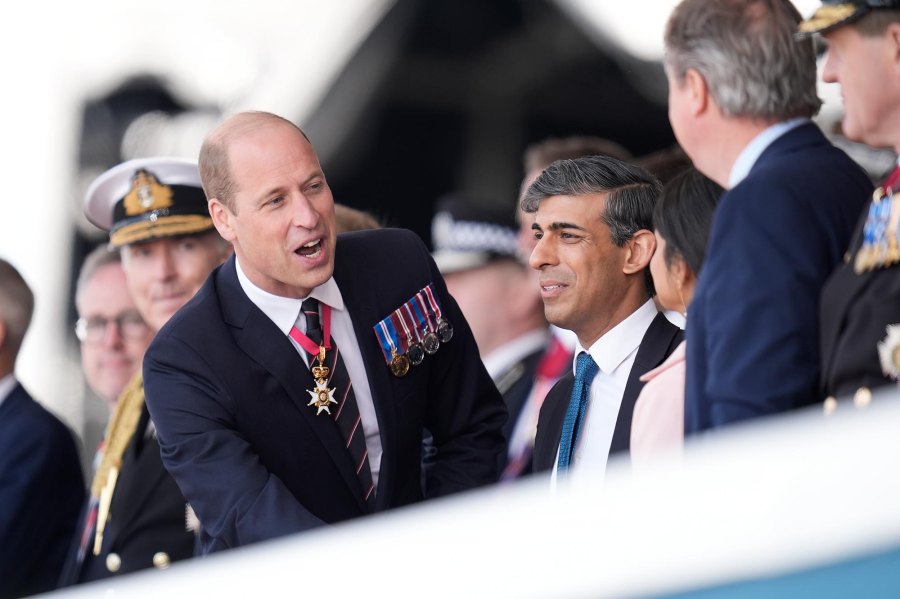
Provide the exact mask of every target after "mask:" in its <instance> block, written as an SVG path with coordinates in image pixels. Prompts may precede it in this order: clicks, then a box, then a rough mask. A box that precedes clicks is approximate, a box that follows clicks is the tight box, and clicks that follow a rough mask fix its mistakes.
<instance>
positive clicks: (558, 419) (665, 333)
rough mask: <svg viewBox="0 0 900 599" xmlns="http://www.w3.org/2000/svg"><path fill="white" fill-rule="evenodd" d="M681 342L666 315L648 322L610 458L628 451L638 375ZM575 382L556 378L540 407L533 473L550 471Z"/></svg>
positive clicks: (570, 376) (639, 385) (640, 386)
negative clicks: (648, 325)
mask: <svg viewBox="0 0 900 599" xmlns="http://www.w3.org/2000/svg"><path fill="white" fill-rule="evenodd" d="M683 339H684V333H683V332H682V330H681V329H679V328H678V327H676V326H675V325H674V324H672V323H671V322H669V321H668V320H667V319H666V315H665V314H663V313H662V312H660V313H659V314H657V315H656V317H655V318H654V319H653V322H651V323H650V327H649V328H648V329H647V332H646V333H644V338H643V339H641V345H640V347H639V348H638V353H637V355H636V356H635V357H634V364H632V366H631V372H630V373H629V374H628V382H627V383H625V391H624V393H623V394H622V403H621V404H620V405H619V415H618V417H617V418H616V427H615V429H614V431H613V438H612V443H611V444H610V448H609V453H610V455H612V454H614V453H618V452H620V451H628V450H629V448H630V445H631V419H632V417H633V415H634V404H635V403H637V398H638V395H640V394H641V389H643V388H644V383H643V382H642V381H641V380H640V378H641V376H643V375H644V374H646V373H647V372H649V371H650V370H653V369H654V368H656V367H657V366H659V365H660V364H662V363H663V362H664V361H665V360H666V358H668V357H669V354H671V353H672V352H673V351H675V348H676V347H678V345H679V344H680V343H681V342H682V340H683ZM574 383H575V375H574V374H573V373H572V371H571V370H569V372H568V373H567V374H566V375H565V376H563V377H562V378H561V379H559V380H558V381H557V382H556V384H555V385H554V386H553V388H552V389H550V392H549V393H547V398H546V399H545V400H544V403H543V404H542V405H541V413H540V416H539V418H538V426H537V436H536V437H535V439H534V458H533V459H534V471H535V472H545V471H548V470H552V469H553V464H554V463H555V462H556V453H557V451H558V450H559V441H560V439H561V438H562V427H563V420H565V417H566V409H567V408H568V406H569V401H570V399H571V396H572V385H574Z"/></svg>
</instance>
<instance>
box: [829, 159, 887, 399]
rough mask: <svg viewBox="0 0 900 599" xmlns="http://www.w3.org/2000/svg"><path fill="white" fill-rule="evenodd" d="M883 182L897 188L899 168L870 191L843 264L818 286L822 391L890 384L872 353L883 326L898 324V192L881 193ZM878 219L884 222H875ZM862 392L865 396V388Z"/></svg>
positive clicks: (843, 393)
mask: <svg viewBox="0 0 900 599" xmlns="http://www.w3.org/2000/svg"><path fill="white" fill-rule="evenodd" d="M885 187H886V188H888V189H891V190H892V191H893V192H895V193H896V192H897V190H898V188H900V168H898V170H896V171H894V174H892V176H891V177H890V178H889V179H888V180H887V181H886V182H885V186H882V187H880V188H879V190H876V192H875V195H874V197H873V200H872V202H870V205H869V207H868V208H867V209H866V211H865V212H864V213H863V215H862V218H861V219H860V222H859V224H858V225H857V228H856V231H855V233H854V236H853V241H852V242H851V245H850V251H848V252H847V254H846V256H845V258H844V264H842V265H841V266H840V267H839V268H838V269H837V270H836V271H835V272H834V273H833V274H832V275H831V277H830V278H829V280H828V281H827V283H826V284H825V287H824V289H823V291H822V299H821V306H820V315H821V321H820V324H821V328H820V331H821V337H820V344H821V355H822V381H821V383H822V392H823V394H824V395H826V396H834V397H850V396H853V395H855V394H856V393H857V392H858V391H859V390H860V389H873V388H875V387H880V386H883V385H890V384H896V380H895V378H894V377H893V376H890V375H886V374H885V372H884V368H883V366H882V363H881V360H880V357H879V352H878V345H879V343H881V342H883V341H884V340H885V338H886V337H887V330H886V328H887V327H888V326H889V325H894V324H900V257H898V256H896V254H895V253H894V250H892V248H893V247H894V245H893V244H894V243H896V240H897V236H896V234H897V231H896V217H898V216H900V194H897V195H893V194H885ZM895 198H896V199H895ZM892 212H893V213H894V214H893V215H892V214H891V213H892ZM879 213H881V215H885V214H886V218H885V217H884V216H880V215H879ZM882 220H886V221H887V222H885V223H879V222H878V221H882ZM892 221H893V226H892ZM882 228H883V229H884V230H883V231H879V230H878V229H882ZM892 228H893V231H892V230H891V229H892ZM891 236H892V239H893V242H892V243H891V242H890V239H889V238H891ZM895 368H896V366H895ZM862 394H863V395H862V396H861V397H865V391H862Z"/></svg>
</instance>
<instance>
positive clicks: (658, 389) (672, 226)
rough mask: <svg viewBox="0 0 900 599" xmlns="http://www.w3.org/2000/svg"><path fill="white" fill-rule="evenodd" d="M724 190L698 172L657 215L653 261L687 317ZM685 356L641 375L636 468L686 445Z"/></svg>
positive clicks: (673, 303) (673, 190)
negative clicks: (715, 213) (714, 217)
mask: <svg viewBox="0 0 900 599" xmlns="http://www.w3.org/2000/svg"><path fill="white" fill-rule="evenodd" d="M723 191H724V190H723V189H722V188H721V187H719V186H718V185H717V184H715V183H713V182H712V181H710V180H709V179H707V178H706V177H704V176H703V175H701V174H700V173H699V172H698V171H697V170H695V169H693V168H691V169H689V170H687V171H685V172H683V173H681V174H680V175H678V176H677V177H675V178H674V179H672V180H671V181H670V182H669V183H668V184H667V185H666V187H665V188H664V189H663V192H662V196H661V197H660V199H659V202H657V204H656V209H655V210H654V212H653V227H654V229H655V234H656V253H655V254H653V259H652V260H651V261H650V272H651V274H652V275H653V283H654V285H655V286H656V293H657V302H658V304H659V305H660V307H661V308H663V309H665V310H676V311H678V312H682V313H683V314H685V316H687V307H688V305H689V304H690V303H691V298H692V297H693V294H694V286H695V284H696V283H697V276H698V274H699V272H700V267H701V266H702V265H703V259H704V257H705V255H706V242H707V240H708V239H709V230H710V227H711V226H712V219H713V213H714V212H715V209H716V204H717V203H718V201H719V197H720V196H721V195H722V193H723ZM688 324H690V322H688ZM684 357H685V345H684V342H682V343H681V345H679V346H678V347H677V348H676V349H675V351H674V352H672V355H670V356H669V358H668V359H667V360H666V361H665V362H663V363H662V364H660V365H659V366H658V367H656V368H654V369H653V370H651V371H650V372H648V373H646V374H645V375H644V376H642V377H641V380H642V381H645V382H646V384H645V385H644V388H643V390H642V391H641V394H640V396H639V397H638V400H637V403H636V404H635V406H634V417H633V419H632V424H631V461H632V464H635V465H636V466H637V465H639V464H642V463H643V462H645V461H646V460H647V458H648V457H649V456H651V455H653V454H655V453H658V452H659V451H660V450H669V451H671V450H675V451H678V450H680V449H681V446H682V445H683V443H684V373H685V364H684Z"/></svg>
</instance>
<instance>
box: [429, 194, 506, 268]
mask: <svg viewBox="0 0 900 599" xmlns="http://www.w3.org/2000/svg"><path fill="white" fill-rule="evenodd" d="M512 212H513V211H512V209H509V210H501V209H494V208H490V207H488V206H486V205H485V204H484V203H483V202H481V201H478V200H477V199H475V198H473V197H470V196H467V195H464V194H460V193H456V194H452V195H448V196H444V197H443V198H441V199H440V200H439V201H438V203H437V208H436V212H435V215H434V218H433V219H432V221H431V241H432V245H433V246H434V252H433V253H432V256H433V257H434V261H435V263H436V264H437V267H438V270H440V271H441V273H442V274H445V275H446V274H449V273H451V272H458V271H462V270H470V269H473V268H478V267H480V266H485V265H487V264H489V263H491V262H493V261H495V260H500V259H511V260H515V259H516V255H517V252H518V245H517V243H516V233H517V229H516V223H515V219H514V218H513V216H512Z"/></svg>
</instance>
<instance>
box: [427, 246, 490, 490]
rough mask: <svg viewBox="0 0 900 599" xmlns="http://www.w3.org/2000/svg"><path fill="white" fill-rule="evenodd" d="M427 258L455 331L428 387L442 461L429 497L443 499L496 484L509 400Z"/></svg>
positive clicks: (431, 425) (433, 471)
mask: <svg viewBox="0 0 900 599" xmlns="http://www.w3.org/2000/svg"><path fill="white" fill-rule="evenodd" d="M418 243H419V245H420V247H421V251H422V252H423V253H424V254H425V256H426V257H427V260H428V262H429V268H430V271H431V281H433V282H434V289H435V291H436V292H437V296H438V301H439V302H440V304H441V309H442V312H443V316H444V318H445V319H446V320H448V321H449V322H450V323H451V324H452V325H453V329H454V333H453V338H452V339H451V340H450V341H449V342H448V343H446V344H442V345H441V348H440V350H438V353H437V354H436V357H440V359H439V360H435V365H434V367H433V368H432V371H431V376H430V379H429V381H428V395H429V397H428V408H427V411H426V416H425V418H426V420H425V426H426V427H427V428H428V430H429V431H431V433H432V435H433V437H434V446H435V450H436V456H435V459H434V463H433V465H432V466H431V467H430V469H429V470H428V474H427V477H426V495H427V496H429V497H437V496H441V495H447V494H449V493H453V492H456V491H462V490H466V489H470V488H474V487H478V486H481V485H485V484H489V483H493V482H496V481H497V479H498V478H499V476H500V473H499V470H498V464H499V461H498V460H499V456H500V454H501V453H502V452H505V451H506V439H505V438H504V436H503V431H502V429H503V424H504V423H505V422H506V418H507V413H506V406H505V404H504V403H503V398H502V396H501V395H500V393H499V391H497V388H496V386H495V385H494V382H493V381H492V380H491V378H490V376H489V375H488V373H487V371H486V370H485V368H484V364H483V363H482V362H481V358H480V356H479V353H478V347H477V346H476V345H475V339H474V337H473V336H472V331H471V330H470V329H469V325H468V323H466V320H465V318H464V317H463V315H462V312H461V311H460V309H459V307H458V306H457V305H456V301H454V300H453V298H452V297H451V296H450V294H449V293H448V292H447V287H446V285H445V284H444V280H443V278H442V277H441V275H440V273H439V272H438V270H437V267H436V266H435V264H434V261H433V260H431V257H430V256H429V255H428V254H427V252H426V251H425V248H424V245H422V244H421V242H418Z"/></svg>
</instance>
